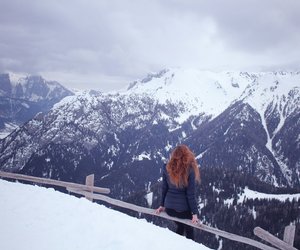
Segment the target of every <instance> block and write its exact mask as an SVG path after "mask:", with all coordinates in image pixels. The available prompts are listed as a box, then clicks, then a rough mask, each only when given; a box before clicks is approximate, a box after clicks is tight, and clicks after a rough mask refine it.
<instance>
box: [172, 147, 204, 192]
mask: <svg viewBox="0 0 300 250" xmlns="http://www.w3.org/2000/svg"><path fill="white" fill-rule="evenodd" d="M190 168H192V169H193V170H194V173H195V180H196V181H197V182H200V171H199V167H198V164H197V161H196V158H195V156H194V154H193V152H192V151H191V150H190V149H189V148H188V146H186V145H179V146H177V147H176V148H175V149H174V151H173V152H172V154H171V158H170V160H169V162H168V164H167V172H168V174H169V176H170V180H171V182H172V183H173V184H174V185H176V186H177V187H187V185H188V178H189V170H190Z"/></svg>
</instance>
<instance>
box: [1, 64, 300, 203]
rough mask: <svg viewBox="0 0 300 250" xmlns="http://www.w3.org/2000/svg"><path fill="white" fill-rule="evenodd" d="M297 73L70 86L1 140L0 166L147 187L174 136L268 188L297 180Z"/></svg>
mask: <svg viewBox="0 0 300 250" xmlns="http://www.w3.org/2000/svg"><path fill="white" fill-rule="evenodd" d="M299 85H300V73H271V72H270V73H240V72H224V73H214V72H203V71H197V70H184V69H170V70H164V71H161V72H159V73H157V74H150V75H148V76H147V77H146V78H145V79H143V80H139V81H136V82H134V83H132V84H130V86H129V87H128V89H127V90H126V91H122V92H121V91H120V92H112V93H98V92H96V91H90V92H83V93H77V94H76V95H74V96H69V97H66V98H64V99H63V100H62V101H61V102H59V103H57V104H56V105H54V107H53V108H52V109H51V110H50V111H49V113H48V114H39V115H37V116H36V117H35V118H34V119H32V120H30V121H29V122H28V123H26V124H25V125H24V126H22V127H21V128H20V129H18V130H16V131H14V132H13V133H12V134H10V135H9V136H8V137H6V138H5V139H3V140H2V141H0V152H1V156H0V166H1V169H2V170H5V171H14V172H22V173H26V174H32V175H36V176H44V177H50V178H55V179H64V180H74V181H79V182H80V181H82V180H84V178H85V176H86V175H88V174H90V173H95V174H96V176H98V178H97V179H96V182H97V184H98V185H100V186H107V187H109V188H111V189H112V193H113V195H115V196H117V197H124V196H128V195H130V194H131V193H132V192H136V191H137V190H146V189H147V187H149V185H151V183H152V184H153V183H156V182H157V180H158V179H159V177H160V168H161V166H162V164H163V162H164V161H165V160H166V159H167V158H168V157H169V153H170V150H172V148H173V147H174V146H175V145H177V144H178V143H186V144H188V145H189V146H190V147H191V148H192V149H193V150H194V152H195V154H196V155H197V158H198V159H199V162H200V165H203V166H207V167H212V168H213V167H218V168H228V169H235V170H237V171H240V172H245V173H250V174H252V175H253V176H256V177H258V178H259V179H261V180H263V181H265V182H267V183H271V184H273V185H276V186H288V185H290V186H295V185H298V184H299V180H300V175H299V173H300V160H299V157H300V144H299V134H300V131H299V128H300V126H299V120H300V118H299V114H300V112H299V109H300V105H299V98H300V97H299V88H300V86H299Z"/></svg>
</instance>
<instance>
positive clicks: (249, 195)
mask: <svg viewBox="0 0 300 250" xmlns="http://www.w3.org/2000/svg"><path fill="white" fill-rule="evenodd" d="M256 198H257V199H267V200H271V199H275V200H279V201H282V202H284V201H286V200H287V199H288V200H289V201H292V200H293V199H296V200H298V199H300V194H265V193H260V192H257V191H253V190H251V189H249V188H248V187H245V189H244V192H243V193H242V194H241V195H239V198H238V203H242V202H243V201H244V199H256ZM225 203H226V204H228V205H231V204H232V203H233V198H232V199H227V200H225Z"/></svg>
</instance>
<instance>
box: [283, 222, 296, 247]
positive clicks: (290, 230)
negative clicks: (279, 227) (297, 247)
mask: <svg viewBox="0 0 300 250" xmlns="http://www.w3.org/2000/svg"><path fill="white" fill-rule="evenodd" d="M295 231H296V226H295V225H289V226H286V227H285V229H284V235H283V241H284V242H286V243H287V244H289V245H291V246H293V245H294V239H295Z"/></svg>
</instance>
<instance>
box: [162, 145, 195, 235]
mask: <svg viewBox="0 0 300 250" xmlns="http://www.w3.org/2000/svg"><path fill="white" fill-rule="evenodd" d="M197 182H200V173H199V168H198V165H197V162H196V159H195V156H194V154H193V153H192V152H191V150H190V149H189V148H188V147H187V146H186V145H180V146H177V147H176V148H175V150H174V151H173V152H172V155H171V159H170V160H169V162H168V164H167V165H166V166H164V168H163V185H162V200H161V204H160V207H159V208H158V209H157V210H156V213H160V212H162V211H166V213H167V214H168V215H170V216H173V217H177V218H181V219H191V220H192V223H198V215H197V214H198V208H197V203H196V197H195V186H196V183H197ZM175 223H176V224H177V230H176V233H178V234H180V235H186V237H187V238H188V239H194V231H193V228H192V227H190V226H188V225H186V224H183V223H179V222H175Z"/></svg>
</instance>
